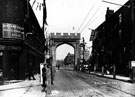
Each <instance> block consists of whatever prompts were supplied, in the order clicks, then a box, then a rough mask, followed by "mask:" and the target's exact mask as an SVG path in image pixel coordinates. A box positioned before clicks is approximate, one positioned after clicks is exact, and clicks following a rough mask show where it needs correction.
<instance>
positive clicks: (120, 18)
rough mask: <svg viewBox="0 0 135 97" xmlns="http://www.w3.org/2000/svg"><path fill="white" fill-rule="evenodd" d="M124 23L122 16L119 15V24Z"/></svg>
mask: <svg viewBox="0 0 135 97" xmlns="http://www.w3.org/2000/svg"><path fill="white" fill-rule="evenodd" d="M121 22H122V14H119V24H120V23H121Z"/></svg>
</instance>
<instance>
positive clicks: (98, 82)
mask: <svg viewBox="0 0 135 97" xmlns="http://www.w3.org/2000/svg"><path fill="white" fill-rule="evenodd" d="M37 78H39V75H38V77H36V79H37ZM6 87H7V88H6ZM50 88H51V94H45V93H44V92H42V86H41V83H40V82H39V79H37V80H31V81H29V80H26V81H22V82H18V83H15V84H10V85H9V86H8V85H6V86H5V87H4V86H0V97H9V96H12V97H135V84H134V83H128V82H124V81H119V80H113V79H109V78H103V77H99V76H96V75H94V74H86V73H82V72H78V71H73V70H70V69H60V70H56V74H55V79H54V85H52V86H51V87H50ZM45 95H46V96H45Z"/></svg>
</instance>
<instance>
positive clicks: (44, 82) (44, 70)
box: [42, 64, 47, 92]
mask: <svg viewBox="0 0 135 97" xmlns="http://www.w3.org/2000/svg"><path fill="white" fill-rule="evenodd" d="M46 69H47V68H46V64H44V67H43V68H42V79H43V83H42V87H43V90H42V91H45V92H47V74H46V73H47V70H46Z"/></svg>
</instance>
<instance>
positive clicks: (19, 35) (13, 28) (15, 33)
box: [2, 23, 24, 39]
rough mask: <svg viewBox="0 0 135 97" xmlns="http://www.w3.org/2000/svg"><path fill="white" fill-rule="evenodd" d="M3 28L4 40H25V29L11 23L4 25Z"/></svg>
mask: <svg viewBox="0 0 135 97" xmlns="http://www.w3.org/2000/svg"><path fill="white" fill-rule="evenodd" d="M2 28H3V31H2V36H3V38H16V39H24V32H22V31H23V29H24V28H22V27H20V26H18V25H16V24H11V23H3V24H2Z"/></svg>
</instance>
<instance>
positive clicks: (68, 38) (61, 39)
mask: <svg viewBox="0 0 135 97" xmlns="http://www.w3.org/2000/svg"><path fill="white" fill-rule="evenodd" d="M62 44H68V45H70V46H72V47H73V48H74V54H75V63H74V69H75V67H76V66H77V64H79V63H78V60H80V46H79V45H80V33H70V34H69V33H63V34H61V33H56V34H55V33H50V47H49V48H50V56H51V57H53V62H52V66H56V48H57V47H58V46H60V45H62Z"/></svg>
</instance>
